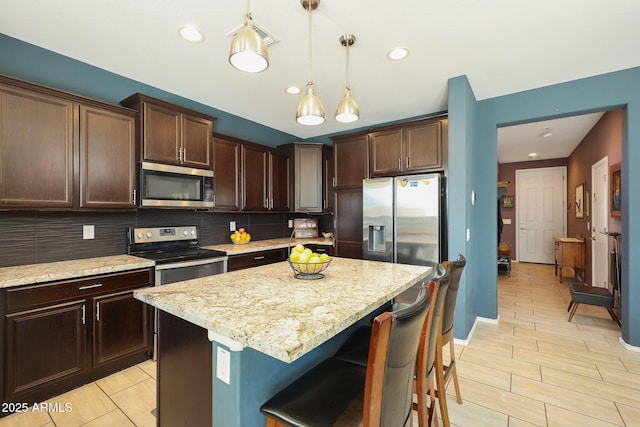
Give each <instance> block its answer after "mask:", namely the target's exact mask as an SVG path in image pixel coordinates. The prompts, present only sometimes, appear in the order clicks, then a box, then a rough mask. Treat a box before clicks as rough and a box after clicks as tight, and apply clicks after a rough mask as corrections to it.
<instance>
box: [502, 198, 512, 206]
mask: <svg viewBox="0 0 640 427" xmlns="http://www.w3.org/2000/svg"><path fill="white" fill-rule="evenodd" d="M502 207H503V208H512V207H513V196H504V197H503V198H502Z"/></svg>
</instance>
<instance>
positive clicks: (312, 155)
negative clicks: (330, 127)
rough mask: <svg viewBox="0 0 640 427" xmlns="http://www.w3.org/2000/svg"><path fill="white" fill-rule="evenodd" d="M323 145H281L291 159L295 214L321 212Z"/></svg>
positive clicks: (322, 204) (322, 203)
mask: <svg viewBox="0 0 640 427" xmlns="http://www.w3.org/2000/svg"><path fill="white" fill-rule="evenodd" d="M323 145H324V144H313V143H292V144H286V145H281V146H280V148H282V149H284V150H287V152H288V153H289V154H290V156H291V158H292V164H293V176H292V184H293V185H292V186H291V187H292V190H293V200H294V209H295V212H322V211H323V209H324V197H323V196H324V195H323V157H322V153H323V150H322V147H323Z"/></svg>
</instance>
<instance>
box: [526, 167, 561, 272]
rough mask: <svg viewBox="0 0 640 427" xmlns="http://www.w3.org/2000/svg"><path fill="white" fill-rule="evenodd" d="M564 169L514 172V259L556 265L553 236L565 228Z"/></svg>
mask: <svg viewBox="0 0 640 427" xmlns="http://www.w3.org/2000/svg"><path fill="white" fill-rule="evenodd" d="M566 176H567V168H566V167H565V166H561V167H551V168H538V169H519V170H516V200H518V201H519V202H518V206H517V207H516V217H517V227H518V229H517V231H516V248H517V250H516V258H517V259H518V261H519V262H532V263H538V264H554V263H555V246H554V241H553V238H554V237H565V233H566V229H567V213H566V210H565V207H566V206H567V186H566V184H565V183H566Z"/></svg>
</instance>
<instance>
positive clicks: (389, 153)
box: [369, 129, 404, 176]
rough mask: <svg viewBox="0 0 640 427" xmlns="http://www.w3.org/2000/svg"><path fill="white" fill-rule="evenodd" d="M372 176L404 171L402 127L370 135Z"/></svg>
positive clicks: (391, 174) (389, 174)
mask: <svg viewBox="0 0 640 427" xmlns="http://www.w3.org/2000/svg"><path fill="white" fill-rule="evenodd" d="M369 141H370V142H369V144H370V145H369V149H370V153H371V156H370V157H371V176H393V175H397V174H398V173H400V172H402V170H403V163H404V158H403V155H402V132H401V130H400V129H392V130H385V131H380V132H374V133H372V134H371V135H370V136H369Z"/></svg>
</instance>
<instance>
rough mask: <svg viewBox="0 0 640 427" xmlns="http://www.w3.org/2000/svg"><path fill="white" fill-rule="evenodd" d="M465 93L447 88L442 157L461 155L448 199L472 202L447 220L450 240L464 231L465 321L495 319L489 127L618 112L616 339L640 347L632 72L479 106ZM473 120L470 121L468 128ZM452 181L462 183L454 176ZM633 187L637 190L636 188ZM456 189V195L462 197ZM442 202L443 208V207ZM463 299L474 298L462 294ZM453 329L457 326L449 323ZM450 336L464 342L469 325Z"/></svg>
mask: <svg viewBox="0 0 640 427" xmlns="http://www.w3.org/2000/svg"><path fill="white" fill-rule="evenodd" d="M472 97H473V95H472V91H471V88H470V85H468V82H467V80H466V78H465V77H457V78H454V79H451V80H450V82H449V113H450V117H449V150H450V153H451V152H452V151H453V152H456V151H459V150H460V149H462V148H464V149H468V150H469V152H468V153H467V159H471V160H470V161H468V162H467V164H460V165H458V164H457V159H456V158H454V157H451V156H450V161H449V164H450V171H451V175H452V176H453V175H454V174H457V173H460V174H463V175H464V177H465V180H464V181H465V182H464V186H463V187H459V186H458V185H456V186H455V187H454V186H453V184H452V183H451V181H450V187H449V194H465V195H467V194H469V193H470V191H471V190H475V191H476V193H477V199H478V202H477V204H476V206H475V207H474V208H472V209H471V212H470V215H467V216H466V217H465V221H463V219H462V218H461V215H460V214H459V213H456V215H453V216H451V217H450V222H449V230H450V235H452V236H456V235H457V234H456V233H458V234H459V232H460V230H463V229H465V228H467V227H468V228H470V229H471V241H470V242H469V243H470V247H469V248H468V249H469V253H470V255H471V256H470V260H469V264H468V265H469V270H468V271H467V272H466V281H465V283H464V285H465V286H466V287H467V288H474V289H475V295H476V302H477V304H476V305H475V310H476V311H475V313H472V312H471V306H472V304H469V303H467V305H466V308H467V313H465V316H466V317H469V318H473V317H474V315H475V316H481V317H488V318H493V319H495V318H497V315H498V311H497V302H496V289H495V288H496V278H497V271H496V260H495V244H496V239H497V221H496V218H497V205H496V203H495V201H496V199H497V190H496V177H497V162H496V158H497V157H496V133H497V128H498V127H501V126H506V125H513V124H518V123H524V122H529V121H538V120H545V119H550V118H558V117H566V116H572V115H576V114H584V113H590V112H595V111H605V110H611V109H616V108H622V109H625V110H626V119H625V121H624V123H623V141H622V185H623V189H622V197H623V200H624V203H623V207H622V248H621V256H622V291H621V305H622V339H623V340H624V341H625V343H627V344H630V345H632V346H636V347H639V346H640V309H639V308H638V306H637V305H636V304H634V302H637V301H640V280H639V279H640V263H638V262H635V263H632V262H630V261H631V260H637V259H640V258H638V257H639V256H640V221H638V220H637V219H636V220H635V221H634V220H633V218H631V215H630V213H631V212H640V211H639V210H638V209H640V191H638V190H637V188H636V189H635V190H634V191H630V190H631V188H630V183H633V182H635V183H638V182H640V168H631V165H634V164H636V163H638V162H640V68H632V69H628V70H623V71H618V72H613V73H608V74H603V75H599V76H594V77H589V78H585V79H580V80H575V81H571V82H567V83H562V84H557V85H553V86H548V87H543V88H539V89H533V90H529V91H525V92H519V93H515V94H511V95H506V96H501V97H497V98H491V99H486V100H483V101H472ZM474 121H475V122H474ZM456 179H457V180H458V181H460V180H462V178H460V177H457V178H456ZM636 185H637V184H636ZM463 190H464V191H463ZM451 206H452V205H451V200H450V209H452V207H451ZM466 294H467V297H469V296H470V295H473V294H474V293H473V292H471V291H469V290H467V291H466ZM456 325H460V324H459V323H456ZM465 326H466V329H465V330H464V331H459V330H456V336H459V337H465V336H467V334H468V332H469V331H470V329H469V323H468V322H465Z"/></svg>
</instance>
